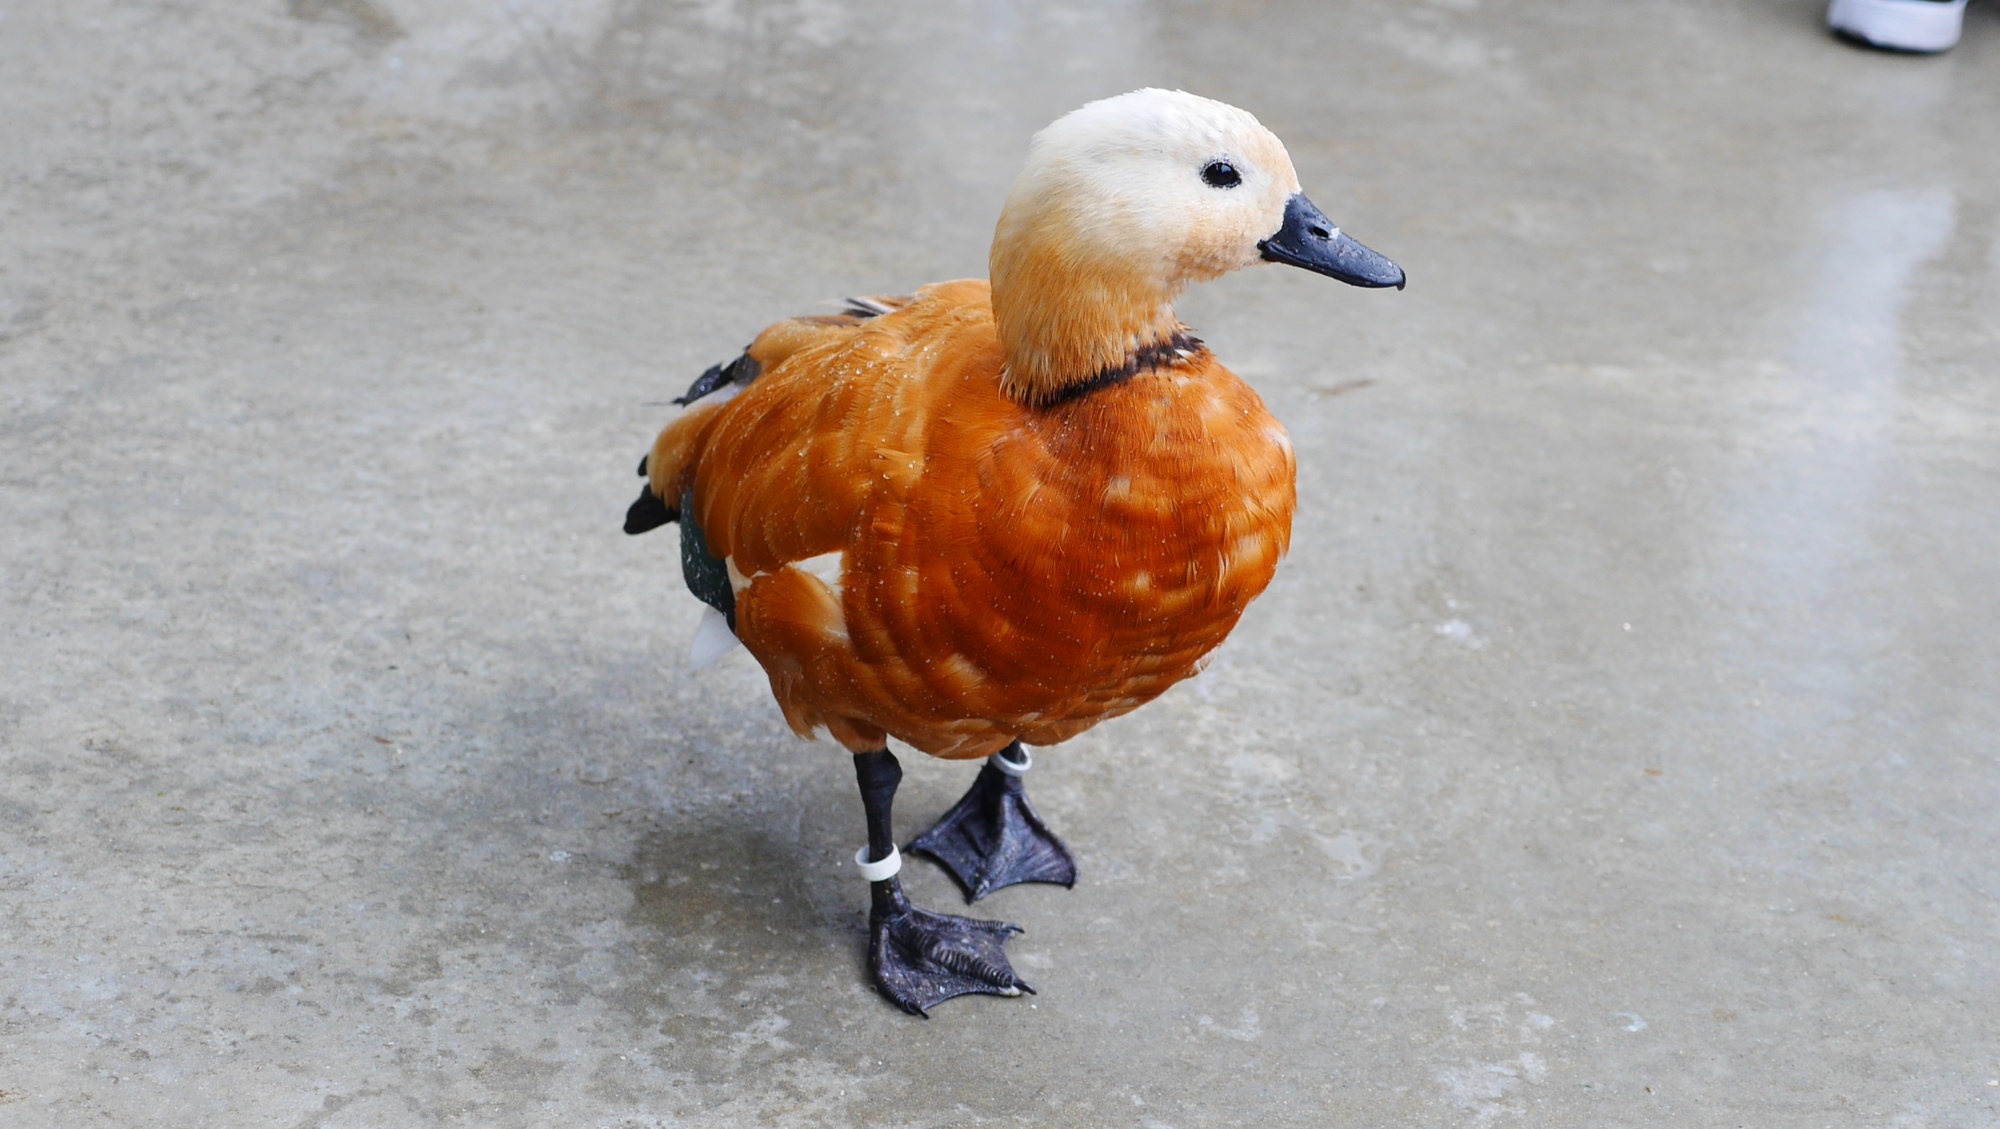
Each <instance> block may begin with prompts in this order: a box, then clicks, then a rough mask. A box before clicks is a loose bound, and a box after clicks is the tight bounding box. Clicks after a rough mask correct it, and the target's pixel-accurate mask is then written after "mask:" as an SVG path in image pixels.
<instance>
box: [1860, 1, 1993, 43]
mask: <svg viewBox="0 0 2000 1129" xmlns="http://www.w3.org/2000/svg"><path fill="white" fill-rule="evenodd" d="M1964 24H1965V0H1833V3H1832V4H1830V5H1828V7H1827V9H1826V26H1828V27H1830V28H1832V29H1833V30H1835V31H1838V32H1843V33H1845V34H1847V35H1851V36H1853V37H1854V38H1856V39H1859V40H1863V41H1865V42H1868V43H1872V44H1874V45H1875V46H1877V47H1887V48H1890V49H1891V50H1895V51H1923V52H1926V53H1934V52H1938V51H1944V50H1948V49H1950V47H1951V46H1952V44H1954V43H1957V42H1958V32H1959V28H1961V27H1962V26H1964Z"/></svg>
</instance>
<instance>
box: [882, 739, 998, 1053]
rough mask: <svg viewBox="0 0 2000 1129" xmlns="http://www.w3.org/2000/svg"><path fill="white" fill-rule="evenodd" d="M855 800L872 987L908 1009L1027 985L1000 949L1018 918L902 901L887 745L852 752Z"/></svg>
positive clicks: (893, 771) (897, 772) (896, 768)
mask: <svg viewBox="0 0 2000 1129" xmlns="http://www.w3.org/2000/svg"><path fill="white" fill-rule="evenodd" d="M854 774H855V776H856V777H857V778H858V779H859V780H860V782H861V804H862V807H863V808H864V809H865V810H866V811H867V814H868V845H867V846H866V847H864V848H862V851H861V853H860V854H859V855H857V856H856V857H855V860H854V861H855V862H857V863H859V864H860V865H861V873H862V875H863V876H864V877H866V878H867V879H868V880H869V883H868V888H869V892H870V894H871V895H872V896H873V899H874V901H873V905H872V906H871V907H870V909H869V913H868V928H869V935H870V936H869V942H868V971H869V973H870V974H871V975H873V976H874V977H875V986H876V987H878V988H880V989H881V990H882V994H883V995H885V996H887V997H889V999H890V1000H891V1001H892V1002H894V1003H895V1005H896V1006H897V1007H900V1008H902V1009H903V1010H904V1011H907V1012H909V1013H910V1014H911V1015H926V1016H927V1014H928V1012H929V1011H930V1009H931V1008H933V1007H936V1006H937V1005H938V1004H941V1003H943V1002H944V1001H946V1000H948V999H950V998H952V997H953V996H963V995H966V994H968V993H971V992H984V993H987V994H989V995H995V996H1018V995H1020V994H1021V993H1022V992H1033V991H1034V989H1033V988H1030V987H1028V985H1027V984H1025V983H1023V982H1022V980H1021V978H1020V977H1018V976H1015V975H1014V967H1013V966H1012V965H1011V964H1008V963H1007V953H1006V951H1005V949H1004V948H1003V946H1004V945H1006V943H1007V941H1008V939H1009V938H1011V937H1012V936H1014V934H1016V933H1019V932H1020V931H1021V927H1020V926H1018V925H1008V924H1006V923H1005V922H1000V921H978V920H975V919H973V918H969V917H953V916H952V915H950V914H943V913H931V912H929V911H928V910H921V909H918V908H917V907H915V906H913V905H911V904H910V899H909V898H907V897H905V896H904V895H903V883H902V881H901V880H900V879H898V878H897V877H896V872H897V871H898V870H900V869H901V867H902V857H901V856H900V855H899V854H898V853H897V852H896V843H895V837H894V835H893V834H892V833H891V829H890V826H891V825H890V819H889V808H890V804H891V802H892V801H894V799H895V797H896V785H898V784H900V783H902V780H903V767H902V766H901V765H899V764H897V763H896V756H895V754H894V753H891V752H890V751H889V750H887V749H882V750H879V751H877V752H872V753H856V754H854Z"/></svg>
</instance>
